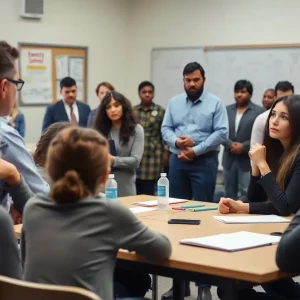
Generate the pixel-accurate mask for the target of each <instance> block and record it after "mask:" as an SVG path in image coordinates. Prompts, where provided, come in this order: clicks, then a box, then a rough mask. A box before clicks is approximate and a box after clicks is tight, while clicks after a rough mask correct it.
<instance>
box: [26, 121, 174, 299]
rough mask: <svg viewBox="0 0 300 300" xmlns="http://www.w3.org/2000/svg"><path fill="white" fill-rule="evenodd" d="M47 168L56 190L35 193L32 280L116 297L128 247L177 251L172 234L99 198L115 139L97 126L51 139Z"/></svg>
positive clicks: (29, 235) (155, 253) (159, 256)
mask: <svg viewBox="0 0 300 300" xmlns="http://www.w3.org/2000/svg"><path fill="white" fill-rule="evenodd" d="M83 162H84V163H83ZM46 169H47V171H48V174H49V176H50V178H51V180H52V182H53V184H52V186H51V191H50V194H49V195H36V196H35V197H33V198H32V199H30V200H29V201H28V202H27V204H26V206H25V209H24V213H23V229H22V238H21V253H22V260H23V264H24V279H25V280H27V281H32V282H39V283H49V284H57V285H69V286H78V287H82V288H85V289H88V290H91V291H93V292H94V293H96V294H97V295H99V296H100V297H101V298H102V299H106V300H112V299H113V298H114V296H113V278H114V267H115V262H116V255H117V253H118V250H119V249H120V248H122V249H127V250H128V251H136V252H137V253H138V254H141V255H143V256H144V257H145V258H146V259H148V260H149V261H151V262H160V261H162V260H164V259H167V258H168V257H169V256H170V254H171V244H170V242H169V240H168V239H167V238H166V237H165V236H164V235H162V234H160V233H154V232H153V231H151V230H150V229H149V228H147V227H146V226H145V225H144V224H143V223H142V222H141V221H140V220H138V219H137V217H136V216H135V215H134V214H133V213H132V212H131V211H130V210H129V209H128V208H126V207H125V206H123V205H122V204H121V203H120V202H118V201H112V200H109V199H102V198H100V197H99V196H97V191H98V188H99V186H100V184H102V183H105V182H106V180H107V178H108V174H109V172H110V168H109V149H108V143H107V140H106V139H105V138H104V137H103V136H102V135H100V134H99V133H97V132H96V131H95V130H93V129H87V128H80V127H70V128H67V129H64V130H63V131H61V132H60V133H59V134H58V135H57V136H56V137H55V138H54V139H53V141H52V142H51V144H50V147H49V150H48V155H47V160H46ZM41 220H42V222H43V226H40V225H41Z"/></svg>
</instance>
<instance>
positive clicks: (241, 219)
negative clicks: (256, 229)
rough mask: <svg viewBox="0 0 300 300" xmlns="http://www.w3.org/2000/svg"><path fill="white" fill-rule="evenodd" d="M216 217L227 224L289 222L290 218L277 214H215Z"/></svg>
mask: <svg viewBox="0 0 300 300" xmlns="http://www.w3.org/2000/svg"><path fill="white" fill-rule="evenodd" d="M214 218H215V219H216V220H218V221H220V222H223V223H225V224H249V223H256V224H257V223H289V222H290V220H289V219H285V218H282V217H279V216H276V215H263V216H234V217H232V216H214Z"/></svg>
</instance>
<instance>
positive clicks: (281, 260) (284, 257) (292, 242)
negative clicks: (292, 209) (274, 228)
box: [276, 211, 300, 273]
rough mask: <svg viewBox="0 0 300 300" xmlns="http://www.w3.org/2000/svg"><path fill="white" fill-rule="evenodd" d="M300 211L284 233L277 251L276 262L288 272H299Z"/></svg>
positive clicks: (282, 269) (281, 268)
mask: <svg viewBox="0 0 300 300" xmlns="http://www.w3.org/2000/svg"><path fill="white" fill-rule="evenodd" d="M299 236H300V211H298V212H297V214H296V215H295V217H294V218H293V220H292V221H291V223H290V224H289V226H288V228H287V229H286V231H285V232H284V233H283V235H282V237H281V240H280V242H279V245H278V247H277V252H276V263H277V266H278V267H279V269H280V270H281V271H283V272H286V273H299V272H300V261H299V259H298V255H299V252H300V239H299Z"/></svg>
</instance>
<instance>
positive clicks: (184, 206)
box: [180, 204, 204, 208]
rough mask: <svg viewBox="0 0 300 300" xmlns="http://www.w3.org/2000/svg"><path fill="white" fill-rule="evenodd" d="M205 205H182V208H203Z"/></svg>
mask: <svg viewBox="0 0 300 300" xmlns="http://www.w3.org/2000/svg"><path fill="white" fill-rule="evenodd" d="M203 206H204V204H193V205H182V206H180V207H181V208H195V207H203Z"/></svg>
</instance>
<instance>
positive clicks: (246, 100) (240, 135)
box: [222, 80, 265, 199]
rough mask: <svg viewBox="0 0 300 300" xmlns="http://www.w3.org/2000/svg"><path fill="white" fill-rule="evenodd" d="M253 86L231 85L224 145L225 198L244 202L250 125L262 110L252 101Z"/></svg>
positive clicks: (244, 83) (248, 167) (243, 84)
mask: <svg viewBox="0 0 300 300" xmlns="http://www.w3.org/2000/svg"><path fill="white" fill-rule="evenodd" d="M252 94H253V86H252V84H251V82H250V81H248V80H239V81H237V82H236V84H235V86H234V98H235V102H236V103H234V104H231V105H229V106H227V115H228V120H229V139H228V140H227V141H226V143H224V144H223V145H224V153H223V160H222V163H223V174H224V183H225V197H229V198H232V199H238V197H241V198H242V199H245V197H246V195H247V190H248V185H249V181H250V168H251V166H250V159H249V155H248V152H249V150H250V138H251V131H252V126H253V123H254V121H255V119H256V117H257V116H258V115H260V114H261V113H263V112H264V111H265V110H264V109H263V107H261V106H258V105H256V104H254V103H252V102H251V97H252Z"/></svg>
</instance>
